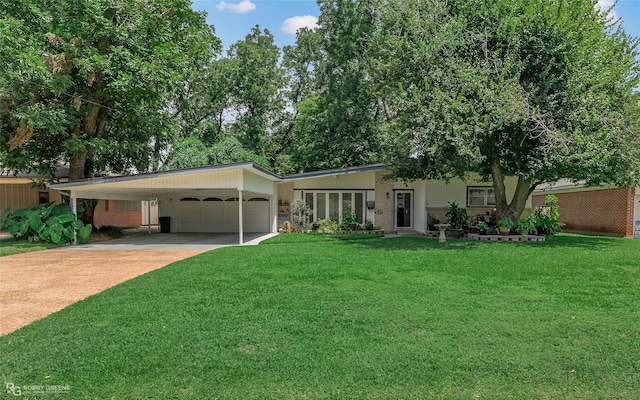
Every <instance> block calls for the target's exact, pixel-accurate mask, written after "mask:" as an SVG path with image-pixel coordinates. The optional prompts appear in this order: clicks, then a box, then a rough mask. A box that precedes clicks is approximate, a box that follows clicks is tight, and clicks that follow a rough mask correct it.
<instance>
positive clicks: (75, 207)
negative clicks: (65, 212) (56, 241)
mask: <svg viewBox="0 0 640 400" xmlns="http://www.w3.org/2000/svg"><path fill="white" fill-rule="evenodd" d="M69 207H70V208H71V212H72V213H73V215H75V216H76V219H78V205H77V203H76V196H75V195H74V194H73V192H71V193H69ZM73 244H78V236H77V235H76V230H75V229H74V230H73Z"/></svg>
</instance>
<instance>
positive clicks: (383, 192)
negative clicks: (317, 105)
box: [373, 171, 394, 232]
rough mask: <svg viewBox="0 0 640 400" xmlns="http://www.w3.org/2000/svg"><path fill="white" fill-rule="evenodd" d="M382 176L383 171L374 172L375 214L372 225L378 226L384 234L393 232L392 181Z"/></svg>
mask: <svg viewBox="0 0 640 400" xmlns="http://www.w3.org/2000/svg"><path fill="white" fill-rule="evenodd" d="M384 175H385V172H384V171H379V172H376V187H375V189H376V214H375V221H374V222H373V224H374V225H379V226H380V228H382V229H383V230H384V231H385V232H393V212H394V209H393V206H394V203H393V181H392V180H388V179H386V178H385V177H384ZM387 193H388V194H389V196H387ZM380 212H382V214H380Z"/></svg>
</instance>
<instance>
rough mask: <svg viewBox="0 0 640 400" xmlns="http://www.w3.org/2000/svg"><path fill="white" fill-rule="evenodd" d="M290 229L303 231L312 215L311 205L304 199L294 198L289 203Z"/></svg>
mask: <svg viewBox="0 0 640 400" xmlns="http://www.w3.org/2000/svg"><path fill="white" fill-rule="evenodd" d="M291 208H292V211H293V212H292V214H291V231H292V232H304V231H306V230H307V224H308V223H309V219H310V218H311V216H312V213H311V207H309V205H308V204H307V203H306V202H305V201H304V200H296V201H294V202H293V204H292V205H291Z"/></svg>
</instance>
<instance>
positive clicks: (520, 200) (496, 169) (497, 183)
mask: <svg viewBox="0 0 640 400" xmlns="http://www.w3.org/2000/svg"><path fill="white" fill-rule="evenodd" d="M491 177H492V178H493V190H494V194H495V196H496V218H497V219H498V220H500V219H502V218H508V219H511V220H512V221H517V220H519V219H520V216H521V215H522V212H523V211H524V208H525V206H526V205H527V199H528V198H529V195H530V194H531V192H532V191H533V189H534V188H535V185H532V184H531V182H529V181H528V180H526V179H525V178H524V177H523V176H522V175H520V176H519V177H518V184H517V186H516V191H515V193H514V194H513V198H512V199H511V202H510V203H509V202H508V201H507V191H506V187H505V184H504V178H505V177H504V174H503V173H502V167H501V166H500V160H498V159H494V160H492V161H491Z"/></svg>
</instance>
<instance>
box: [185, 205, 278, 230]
mask: <svg viewBox="0 0 640 400" xmlns="http://www.w3.org/2000/svg"><path fill="white" fill-rule="evenodd" d="M238 204H239V202H238V198H227V199H222V198H218V197H207V198H204V199H200V198H195V197H185V198H182V199H180V217H179V221H178V224H177V226H178V232H219V233H223V232H227V233H228V232H238V208H239V207H238ZM242 205H243V227H244V231H245V232H269V200H268V199H266V198H262V197H254V198H249V199H248V200H246V201H243V204H242Z"/></svg>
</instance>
